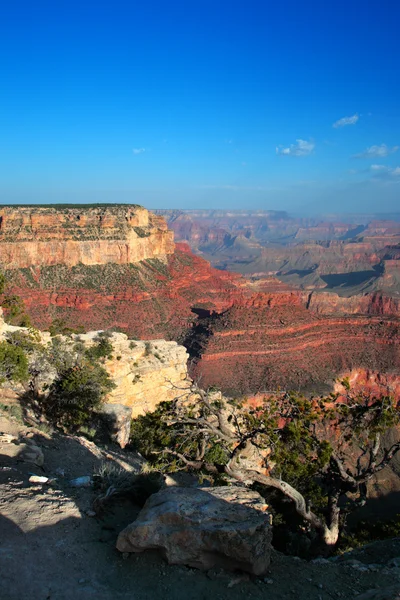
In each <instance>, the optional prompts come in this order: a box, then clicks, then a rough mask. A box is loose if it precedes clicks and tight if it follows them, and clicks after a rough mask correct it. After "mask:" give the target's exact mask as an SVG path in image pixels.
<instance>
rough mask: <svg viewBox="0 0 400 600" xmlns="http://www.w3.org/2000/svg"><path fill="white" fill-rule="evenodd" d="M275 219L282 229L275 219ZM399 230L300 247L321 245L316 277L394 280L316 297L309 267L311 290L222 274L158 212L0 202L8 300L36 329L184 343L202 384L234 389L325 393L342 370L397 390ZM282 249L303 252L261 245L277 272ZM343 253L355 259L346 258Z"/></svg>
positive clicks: (372, 228)
mask: <svg viewBox="0 0 400 600" xmlns="http://www.w3.org/2000/svg"><path fill="white" fill-rule="evenodd" d="M255 219H256V217H252V222H255ZM273 222H274V223H275V230H274V231H275V234H274V235H276V230H277V227H278V225H277V222H278V224H279V223H280V221H279V219H278V220H277V219H276V218H275V219H274V220H273ZM289 225H290V227H291V228H292V229H291V230H290V227H289ZM289 225H288V224H284V226H283V225H282V224H280V225H279V226H280V228H281V230H282V228H283V231H284V232H285V231H286V233H287V232H288V231H289V230H290V231H291V232H292V233H291V235H296V236H297V235H299V236H300V237H301V236H305V235H306V234H305V233H304V232H305V229H306V228H305V227H304V226H303V227H301V228H299V227H297V229H296V224H293V223H292V222H291V223H290V224H289ZM303 225H304V224H303ZM293 227H294V228H295V229H296V232H295V233H293ZM396 227H397V225H396V224H392V226H391V227H390V226H389V225H388V223H385V224H381V227H379V226H378V223H377V222H375V224H372V225H364V226H363V231H364V234H365V235H366V234H368V236H369V237H368V236H367V235H366V237H368V240H367V241H365V240H361V241H360V240H358V241H356V242H354V243H353V245H352V244H351V243H348V242H347V241H345V240H342V241H340V240H336V239H334V240H333V241H330V242H324V243H320V244H317V243H316V242H315V243H314V242H313V243H312V244H311V246H310V244H309V245H308V246H306V247H304V243H303V242H301V244H302V246H301V256H302V257H303V258H302V264H301V268H302V270H303V271H304V270H306V269H308V268H309V265H308V263H307V264H306V263H305V258H304V256H308V257H309V258H308V260H309V262H310V261H311V262H312V261H314V262H315V252H314V253H312V252H311V258H310V249H309V248H310V247H311V249H312V248H314V249H315V248H316V250H317V251H318V256H319V257H320V258H319V263H318V267H316V269H315V271H318V269H319V271H320V273H319V274H317V275H318V278H319V279H320V278H321V272H322V271H321V269H322V270H324V269H323V267H322V266H321V265H324V264H325V265H326V264H328V265H330V273H331V274H332V275H334V274H335V272H337V271H339V272H343V270H344V268H345V269H347V272H348V273H352V272H353V271H354V272H356V271H357V270H359V269H360V268H361V269H363V270H364V271H365V270H366V269H367V268H371V269H372V268H373V267H374V266H376V265H379V264H381V266H382V261H383V262H384V265H383V266H382V270H381V271H380V272H379V277H380V278H381V281H383V280H384V278H385V277H386V279H387V280H388V281H389V280H390V285H389V284H385V285H382V286H381V288H382V289H378V287H379V286H378V287H377V285H376V281H375V284H374V288H373V289H372V290H371V291H369V292H368V291H364V292H363V291H359V293H354V294H348V293H344V294H343V293H337V292H336V291H335V292H330V291H327V290H325V289H324V290H323V291H322V290H321V286H319V285H318V282H317V283H316V281H315V273H314V276H313V277H314V279H313V281H314V283H312V281H311V282H310V283H309V285H307V286H304V285H303V286H299V285H295V283H294V282H293V281H290V277H289V278H288V277H286V280H285V277H282V276H281V277H279V271H278V276H277V277H275V276H274V275H275V274H276V269H275V271H274V274H271V272H263V273H262V274H261V275H259V276H258V277H251V278H248V277H245V276H243V275H241V274H239V273H231V272H229V271H224V270H221V269H217V268H214V267H212V266H211V265H210V263H209V262H208V261H206V260H205V259H204V258H202V256H200V255H195V254H194V253H193V252H192V251H191V249H190V247H189V245H188V244H187V243H185V242H180V243H176V244H174V241H173V233H172V231H171V230H170V229H168V228H167V225H166V223H165V220H164V218H163V217H162V216H160V215H154V214H152V213H150V212H148V211H147V210H146V209H144V208H142V207H138V206H135V205H115V206H97V207H85V206H82V207H67V206H66V207H58V208H54V207H4V208H2V209H0V265H1V268H2V270H3V272H4V273H5V275H6V278H7V281H8V287H7V290H6V292H7V294H16V295H18V296H20V297H21V298H22V300H23V301H24V304H25V307H26V311H27V312H28V313H29V315H30V317H31V319H32V322H33V324H34V325H35V326H37V327H39V328H40V329H48V328H49V326H50V325H51V323H52V322H53V321H54V320H56V319H57V320H62V321H63V322H64V323H65V324H66V325H68V326H71V327H77V326H82V327H83V328H84V329H85V330H94V329H108V328H118V329H120V330H122V331H125V332H126V333H128V334H129V336H130V337H136V338H138V339H155V338H159V339H161V338H163V339H167V340H175V341H178V342H180V343H183V344H184V345H186V347H187V348H188V350H189V353H190V355H191V359H190V372H191V374H192V376H193V377H194V378H196V379H199V380H200V381H201V385H202V386H203V387H207V386H211V385H212V386H217V387H220V388H222V389H223V390H225V391H228V392H230V393H234V394H243V393H246V394H254V393H259V392H263V391H267V390H273V389H277V388H280V389H300V390H306V391H310V392H322V391H326V390H327V389H333V386H334V385H335V380H336V378H337V377H338V376H339V375H344V374H350V376H351V377H353V378H355V379H357V377H360V376H361V375H360V374H361V373H365V372H368V373H369V375H368V377H365V378H364V380H365V385H366V386H368V385H369V383H368V382H370V385H371V387H373V388H374V389H376V388H377V385H378V384H379V383H380V382H382V386H381V387H382V390H383V391H385V390H386V393H387V391H390V390H392V389H393V392H394V393H396V395H398V394H399V376H398V375H397V373H398V368H399V366H400V342H399V340H400V337H399V333H400V295H399V287H398V286H397V281H398V279H397V274H398V268H399V264H400V251H399V249H398V245H397V246H396V241H398V231H397V229H396ZM288 228H289V229H288ZM352 228H353V229H352ZM270 229H271V228H270ZM309 229H312V230H314V229H315V226H314V225H312V226H310V227H309ZM317 229H318V228H317ZM356 229H357V227H356V226H355V225H354V224H350V225H348V226H347V227H345V226H341V227H339V226H338V225H336V226H331V225H329V226H322V227H320V228H319V233H315V231H314V233H313V234H312V235H314V236H317V237H318V235H320V234H321V232H322V233H323V232H324V231H325V232H326V231H328V232H330V235H331V236H336V237H337V236H339V237H340V236H343V235H345V236H346V235H348V232H349V231H352V230H353V231H354V230H356ZM299 231H300V234H299ZM357 231H358V230H357ZM309 235H310V236H311V237H312V235H311V234H309ZM356 235H358V234H356ZM246 236H247V237H246ZM371 237H374V238H376V239H375V241H374V242H373V243H372V242H371V241H370V238H371ZM245 239H246V240H250V241H251V235H249V234H248V233H245ZM189 241H190V240H189ZM338 246H339V251H338V249H337V248H338ZM332 249H334V250H335V252H333V250H332ZM279 252H280V253H281V258H280V259H279V260H280V261H281V262H282V261H283V262H284V261H285V260H287V254H288V252H289V253H291V254H292V255H293V253H294V254H295V255H296V256H297V257H298V256H299V252H300V250H299V248H298V247H297V246H294V248H293V247H292V246H289V247H288V246H284V247H282V248H281V249H280V250H279V248H277V247H274V248H271V249H269V248H268V246H265V247H264V248H263V249H262V255H263V256H264V257H268V256H269V258H268V260H269V261H270V264H272V263H274V264H278V262H279V261H278V259H277V255H278V254H279ZM338 253H339V254H340V256H341V257H342V258H341V260H342V262H339V264H338V263H337V262H336V263H335V259H336V258H335V257H337V254H338ZM343 256H346V257H350V259H348V258H346V261H347V262H346V261H345V263H346V264H345V263H344V262H343ZM291 260H293V259H291ZM277 261H278V262H277ZM279 264H280V263H279ZM360 264H361V267H360ZM335 265H336V266H335ZM354 265H356V266H354ZM357 265H358V266H357ZM368 265H370V266H369V267H368ZM297 266H299V264H298V265H297ZM292 267H293V265H291V267H290V269H292ZM290 269H289V271H290ZM272 270H273V269H272ZM292 270H293V269H292ZM299 270H301V269H299ZM326 271H327V269H326V268H325V272H326ZM322 275H324V273H322ZM278 277H279V278H278ZM338 291H339V292H340V290H338ZM5 312H7V311H5ZM357 374H358V375H357ZM378 387H379V385H378Z"/></svg>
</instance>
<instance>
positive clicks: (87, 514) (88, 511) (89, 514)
mask: <svg viewBox="0 0 400 600" xmlns="http://www.w3.org/2000/svg"><path fill="white" fill-rule="evenodd" d="M86 516H88V517H95V516H96V513H95V511H94V510H87V511H86Z"/></svg>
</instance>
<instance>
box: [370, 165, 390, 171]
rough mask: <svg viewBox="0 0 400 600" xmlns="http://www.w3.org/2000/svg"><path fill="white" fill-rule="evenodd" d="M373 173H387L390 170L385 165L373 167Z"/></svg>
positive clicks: (371, 167)
mask: <svg viewBox="0 0 400 600" xmlns="http://www.w3.org/2000/svg"><path fill="white" fill-rule="evenodd" d="M370 169H371V171H387V170H388V168H387V167H385V165H371V166H370Z"/></svg>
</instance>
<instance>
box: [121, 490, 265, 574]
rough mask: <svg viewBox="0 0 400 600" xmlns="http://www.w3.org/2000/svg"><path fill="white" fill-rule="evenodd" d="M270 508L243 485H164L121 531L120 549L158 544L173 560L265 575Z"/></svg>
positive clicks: (255, 493) (132, 549)
mask: <svg viewBox="0 0 400 600" xmlns="http://www.w3.org/2000/svg"><path fill="white" fill-rule="evenodd" d="M267 508H268V507H267V505H266V504H265V503H264V500H263V498H261V496H260V495H259V494H258V493H257V492H253V491H251V490H248V489H245V488H239V487H216V488H200V489H193V488H180V487H170V488H166V489H164V490H161V491H160V492H158V493H157V494H153V495H152V496H151V497H150V498H149V500H148V501H147V502H146V504H145V506H144V508H143V510H142V511H141V512H140V514H139V516H138V518H137V519H136V521H134V522H133V523H132V524H131V525H129V526H128V527H127V528H126V529H124V530H123V531H122V532H121V533H120V534H119V536H118V540H117V549H118V550H119V551H120V552H143V551H144V550H154V549H158V550H161V551H162V552H163V554H164V556H165V558H166V559H167V561H168V563H169V564H175V565H176V564H178V565H179V564H183V565H188V566H190V567H196V568H198V569H205V570H208V569H211V568H213V567H222V568H225V569H228V570H235V569H240V570H242V571H247V572H249V573H252V574H254V575H264V574H265V573H266V572H267V569H268V566H269V563H270V555H271V538H272V527H271V523H270V515H268V513H267V512H266V509H267Z"/></svg>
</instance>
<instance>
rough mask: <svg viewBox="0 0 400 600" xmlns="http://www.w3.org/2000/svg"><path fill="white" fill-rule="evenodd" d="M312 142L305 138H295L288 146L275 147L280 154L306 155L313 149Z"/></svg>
mask: <svg viewBox="0 0 400 600" xmlns="http://www.w3.org/2000/svg"><path fill="white" fill-rule="evenodd" d="M314 148H315V144H314V142H307V141H306V140H296V143H295V144H290V146H289V147H288V148H283V147H282V146H277V147H276V153H277V154H281V155H282V156H308V155H309V154H311V152H312V151H313V150H314Z"/></svg>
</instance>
